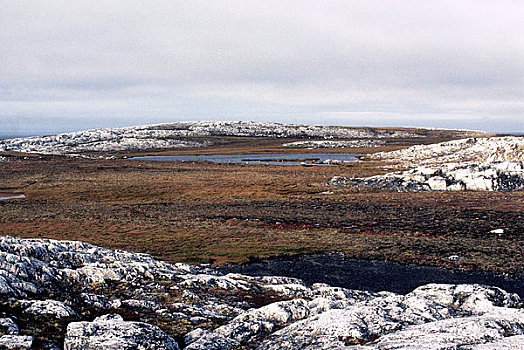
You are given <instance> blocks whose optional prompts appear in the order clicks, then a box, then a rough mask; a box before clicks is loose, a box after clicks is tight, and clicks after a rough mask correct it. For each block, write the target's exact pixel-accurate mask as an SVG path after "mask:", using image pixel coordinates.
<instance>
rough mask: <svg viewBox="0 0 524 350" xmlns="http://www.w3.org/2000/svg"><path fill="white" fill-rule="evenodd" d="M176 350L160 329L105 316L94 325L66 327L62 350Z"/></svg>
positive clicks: (76, 323) (174, 345) (85, 323)
mask: <svg viewBox="0 0 524 350" xmlns="http://www.w3.org/2000/svg"><path fill="white" fill-rule="evenodd" d="M95 349H105V350H133V349H135V350H178V349H179V347H178V344H177V343H176V342H175V341H174V340H173V338H171V337H170V336H168V335H167V334H166V333H164V332H163V331H162V330H161V329H160V328H158V327H156V326H153V325H151V324H148V323H143V322H126V321H124V320H123V319H122V317H121V316H119V315H106V316H101V317H98V318H96V319H95V320H94V321H93V322H72V323H70V324H69V325H68V326H67V333H66V337H65V341H64V350H95Z"/></svg>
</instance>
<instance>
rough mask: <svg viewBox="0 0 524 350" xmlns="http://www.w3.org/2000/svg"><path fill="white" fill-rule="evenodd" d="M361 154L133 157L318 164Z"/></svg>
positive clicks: (235, 162) (162, 159)
mask: <svg viewBox="0 0 524 350" xmlns="http://www.w3.org/2000/svg"><path fill="white" fill-rule="evenodd" d="M357 156H359V154H352V153H265V154H259V153H256V154H254V153H253V154H208V155H184V156H143V157H133V158H131V159H139V160H140V159H141V160H156V161H186V162H187V161H193V162H194V161H207V162H213V163H234V164H241V163H244V164H278V165H300V164H317V163H322V162H324V161H326V160H337V161H342V162H354V161H355V160H357Z"/></svg>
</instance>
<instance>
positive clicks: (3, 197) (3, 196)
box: [0, 194, 25, 201]
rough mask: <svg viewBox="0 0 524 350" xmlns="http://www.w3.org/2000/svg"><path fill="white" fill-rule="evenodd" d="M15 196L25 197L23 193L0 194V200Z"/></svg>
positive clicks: (14, 197)
mask: <svg viewBox="0 0 524 350" xmlns="http://www.w3.org/2000/svg"><path fill="white" fill-rule="evenodd" d="M16 198H25V194H12V195H0V201H3V200H6V199H16Z"/></svg>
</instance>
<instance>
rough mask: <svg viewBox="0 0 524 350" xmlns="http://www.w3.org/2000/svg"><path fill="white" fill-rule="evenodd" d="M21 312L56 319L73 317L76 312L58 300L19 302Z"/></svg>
mask: <svg viewBox="0 0 524 350" xmlns="http://www.w3.org/2000/svg"><path fill="white" fill-rule="evenodd" d="M19 302H20V306H21V307H22V312H24V313H26V314H32V315H49V316H54V317H56V318H64V317H73V316H76V312H75V311H74V310H73V309H71V308H70V307H69V306H67V305H65V304H64V303H62V302H60V301H58V300H20V301H19Z"/></svg>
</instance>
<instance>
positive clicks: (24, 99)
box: [0, 0, 524, 134]
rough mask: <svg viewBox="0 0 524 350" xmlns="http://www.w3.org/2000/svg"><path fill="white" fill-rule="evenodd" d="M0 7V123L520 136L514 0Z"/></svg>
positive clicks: (523, 56) (518, 20) (522, 76)
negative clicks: (262, 124)
mask: <svg viewBox="0 0 524 350" xmlns="http://www.w3.org/2000/svg"><path fill="white" fill-rule="evenodd" d="M0 9H1V10H0V33H1V35H0V134H38V133H51V132H60V131H70V130H78V129H86V128H94V127H116V126H128V125H140V124H149V123H161V122H170V121H180V120H259V121H276V122H285V123H313V124H332V125H371V126H381V125H382V126H386V125H388V126H390V125H399V126H400V125H405V126H427V127H446V128H469V129H483V130H488V131H506V132H510V131H514V132H524V39H523V38H524V25H523V21H524V2H523V1H521V0H516V1H504V0H492V1H486V0H472V1H465V0H452V1H446V0H439V1H422V0H412V1H409V0H396V1H388V0H377V1H374V0H362V1H350V0H347V1H326V0H323V1H320V0H319V1H307V0H300V1H285V0H279V1H272V0H263V1H250V0H239V1H213V0H208V1H198V0H188V1H173V0H171V1H155V0H148V1H145V0H144V1H134V0H125V1H112V0H104V1H97V0H89V1H78V0H66V1H61V0H53V1H48V0H46V1H39V0H16V1H15V0H0Z"/></svg>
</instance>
